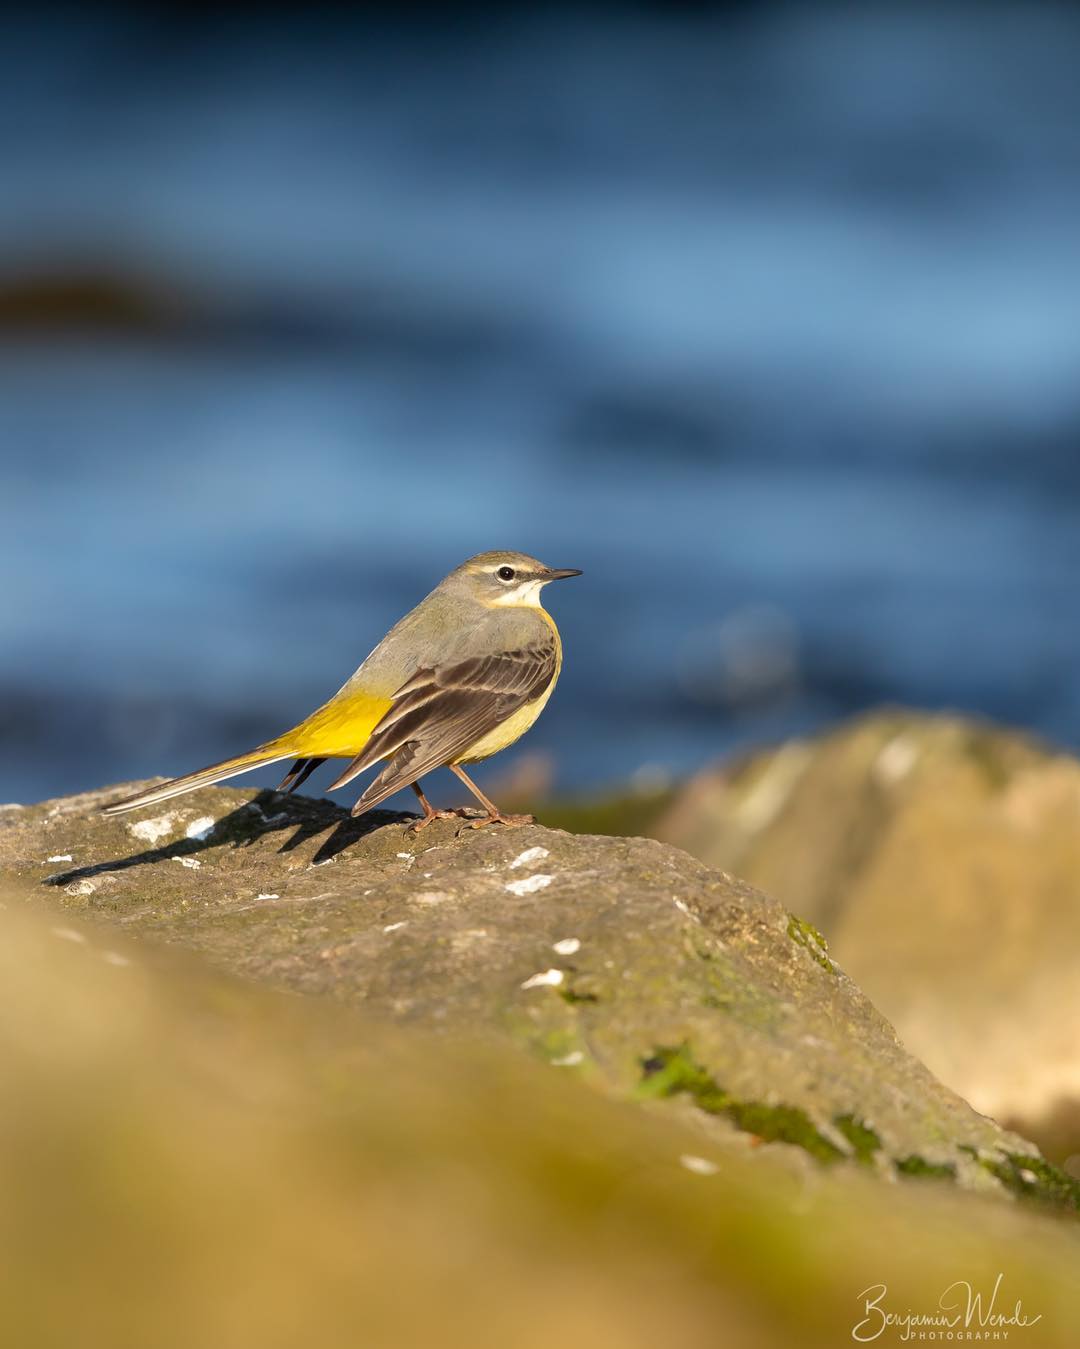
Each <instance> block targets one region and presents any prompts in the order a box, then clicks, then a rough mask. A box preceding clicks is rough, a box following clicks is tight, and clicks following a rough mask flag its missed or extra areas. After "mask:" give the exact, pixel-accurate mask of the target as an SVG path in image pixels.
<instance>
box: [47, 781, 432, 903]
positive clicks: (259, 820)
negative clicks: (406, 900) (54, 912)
mask: <svg viewBox="0 0 1080 1349" xmlns="http://www.w3.org/2000/svg"><path fill="white" fill-rule="evenodd" d="M415 818H416V817H415V816H414V815H404V814H401V813H399V812H396V811H389V810H373V811H369V812H368V813H367V814H365V815H362V816H360V817H359V818H355V817H354V816H352V815H350V814H349V812H348V811H346V810H343V809H342V808H341V807H340V806H335V805H334V804H333V802H331V801H316V800H314V799H313V798H311V797H306V796H286V795H284V794H283V793H281V792H275V791H269V790H266V791H261V792H260V793H259V794H258V796H256V797H254V798H253V799H252V800H251V801H247V802H245V803H244V805H242V806H238V807H237V808H236V810H232V811H230V812H229V814H228V815H223V816H222V817H221V819H220V820H216V821H215V822H214V824H213V825H212V826H211V827H210V828H209V829H207V830H206V832H205V833H200V834H198V835H196V836H195V837H193V838H182V839H178V840H177V841H176V842H174V843H169V844H166V845H165V846H164V847H161V848H147V849H145V850H144V851H143V852H138V853H132V854H130V855H129V856H127V857H115V858H111V859H110V860H108V861H106V862H95V863H94V864H92V865H91V866H85V867H73V868H72V869H71V870H70V871H60V872H57V873H56V874H54V875H52V876H49V877H47V878H46V879H45V880H44V881H43V882H42V884H44V885H60V886H64V885H70V884H71V883H72V881H79V880H83V879H86V878H87V877H90V876H99V875H101V874H102V873H103V872H107V871H126V870H127V869H128V868H129V867H140V866H151V865H153V864H155V863H157V862H167V861H169V860H171V859H172V858H176V857H180V858H183V857H193V856H195V855H196V854H197V853H201V852H206V851H207V850H208V849H210V848H220V847H226V846H229V847H233V848H249V847H251V845H252V844H253V843H258V842H259V841H260V839H264V838H266V837H268V836H269V835H271V834H276V833H283V832H285V831H286V830H290V829H292V830H294V831H295V832H293V833H292V834H291V836H290V837H289V838H287V839H285V840H284V842H283V843H282V845H281V847H280V848H279V849H278V852H279V853H287V852H292V851H293V849H294V848H298V847H299V846H300V845H301V844H302V843H305V842H307V840H308V839H310V838H315V837H316V836H317V835H318V834H321V833H323V832H324V831H325V830H327V829H330V830H331V831H332V832H331V833H330V835H329V837H327V838H326V839H324V840H323V842H322V844H321V845H320V846H319V848H318V850H317V851H316V853H315V855H314V857H312V859H311V860H312V862H313V863H318V862H328V861H329V860H330V858H332V857H336V856H337V854H338V853H339V852H342V851H343V850H344V849H345V848H348V847H349V846H350V845H351V844H353V843H356V842H357V840H358V839H361V838H363V837H364V836H365V835H366V834H370V833H372V832H373V831H374V830H376V829H380V828H382V826H383V825H386V824H393V823H395V822H397V823H401V824H407V823H410V822H411V821H413V820H414V819H415Z"/></svg>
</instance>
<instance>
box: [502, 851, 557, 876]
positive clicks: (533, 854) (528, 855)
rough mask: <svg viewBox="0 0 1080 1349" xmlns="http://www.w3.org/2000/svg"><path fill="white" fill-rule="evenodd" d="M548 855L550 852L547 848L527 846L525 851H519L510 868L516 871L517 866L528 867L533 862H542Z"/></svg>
mask: <svg viewBox="0 0 1080 1349" xmlns="http://www.w3.org/2000/svg"><path fill="white" fill-rule="evenodd" d="M548 856H550V854H549V852H548V850H547V849H546V848H526V849H525V851H524V852H523V853H518V855H517V857H515V858H514V860H513V861H512V862H511V863H510V870H511V871H514V870H515V869H516V868H517V867H527V866H528V865H529V864H530V863H531V862H542V861H543V860H544V858H545V857H548Z"/></svg>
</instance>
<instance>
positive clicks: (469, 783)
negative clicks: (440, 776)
mask: <svg viewBox="0 0 1080 1349" xmlns="http://www.w3.org/2000/svg"><path fill="white" fill-rule="evenodd" d="M447 766H448V767H449V769H450V771H451V772H452V773H456V774H457V776H458V777H459V778H460V779H461V780H462V782H464V784H465V786H466V787H468V789H469V791H470V792H472V794H473V796H475V797H476V799H477V800H478V801H479V802H480V804H481V805H482V806H483V807H484V809H485V810H486V811H487V818H486V819H483V820H472V821H471V822H470V823H469V824H466V825H462V828H463V829H483V828H484V826H485V825H487V824H509V825H515V824H535V823H536V816H535V815H504V814H503V813H502V811H501V810H500V809H499V807H498V806H497V805H496V804H495V802H494V801H489V800H488V798H487V797H486V796H485V795H484V793H483V792H482V791H481V790H480V788H479V787H478V786H477V785H476V783H475V782H473V780H472V778H470V777H469V776H468V774H467V773H466V772H465V770H464V769H463V768H461V767H460V766H459V765H458V764H456V763H452V764H448V765H447Z"/></svg>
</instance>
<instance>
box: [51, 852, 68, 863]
mask: <svg viewBox="0 0 1080 1349" xmlns="http://www.w3.org/2000/svg"><path fill="white" fill-rule="evenodd" d="M45 860H46V861H47V862H72V861H74V860H75V859H74V858H73V857H72V856H71V853H69V852H58V853H53V855H52V856H51V857H47V858H46V859H45Z"/></svg>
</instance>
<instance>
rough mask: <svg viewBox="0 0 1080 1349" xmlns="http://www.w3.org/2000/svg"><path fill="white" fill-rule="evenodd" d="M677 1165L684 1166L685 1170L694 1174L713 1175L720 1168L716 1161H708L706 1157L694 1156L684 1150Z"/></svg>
mask: <svg viewBox="0 0 1080 1349" xmlns="http://www.w3.org/2000/svg"><path fill="white" fill-rule="evenodd" d="M679 1165H680V1166H684V1167H686V1169H687V1171H693V1173H694V1175H695V1176H715V1175H716V1173H717V1171H719V1170H720V1168H719V1167H718V1166H717V1165H716V1163H715V1162H710V1161H709V1159H708V1158H707V1157H695V1156H694V1155H693V1154H692V1153H689V1152H684V1153H683V1155H682V1156H681V1157H680V1158H679Z"/></svg>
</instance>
